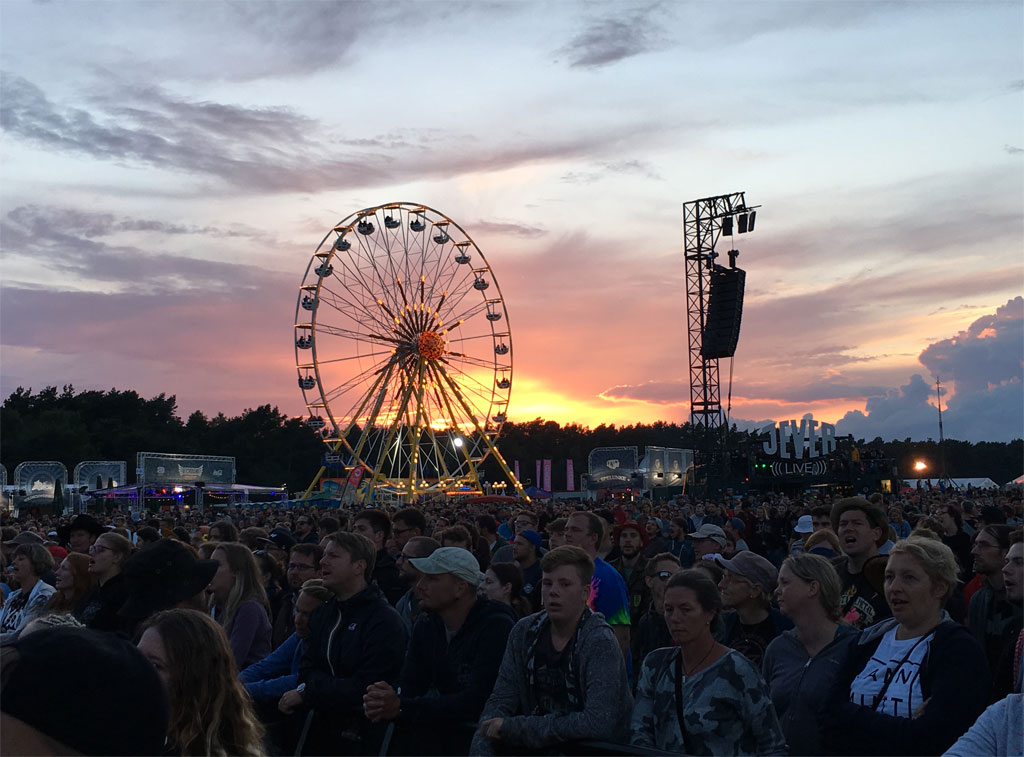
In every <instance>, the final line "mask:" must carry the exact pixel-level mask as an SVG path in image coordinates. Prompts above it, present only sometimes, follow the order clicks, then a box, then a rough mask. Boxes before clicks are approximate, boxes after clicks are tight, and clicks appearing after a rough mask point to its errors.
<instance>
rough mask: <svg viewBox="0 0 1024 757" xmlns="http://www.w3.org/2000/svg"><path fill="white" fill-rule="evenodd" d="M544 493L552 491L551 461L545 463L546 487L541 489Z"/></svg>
mask: <svg viewBox="0 0 1024 757" xmlns="http://www.w3.org/2000/svg"><path fill="white" fill-rule="evenodd" d="M541 488H542V489H543V490H544V491H546V492H549V491H551V461H550V460H545V461H544V486H542V487H541Z"/></svg>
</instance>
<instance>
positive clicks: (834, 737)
mask: <svg viewBox="0 0 1024 757" xmlns="http://www.w3.org/2000/svg"><path fill="white" fill-rule="evenodd" d="M957 571H958V566H957V562H956V558H955V557H954V555H953V551H952V550H951V549H950V548H949V547H948V546H946V545H945V544H943V543H942V542H941V541H937V540H934V539H927V538H922V537H920V536H913V535H912V536H910V537H909V538H907V539H904V540H903V541H900V542H897V543H896V544H895V545H894V546H893V548H892V551H891V552H890V553H889V560H888V562H887V563H886V566H885V599H886V602H888V604H889V607H890V608H891V609H892V617H891V618H889V619H887V620H883V621H881V622H879V623H876V624H875V625H873V626H870V627H868V628H865V629H864V630H863V631H861V632H860V634H859V635H858V637H857V641H856V643H854V644H852V645H851V647H850V649H849V653H848V654H847V656H846V660H845V661H844V663H843V665H842V667H841V669H840V672H839V678H838V681H837V684H836V686H835V687H833V690H832V698H831V701H830V703H829V710H828V717H827V719H826V722H825V723H823V727H822V732H823V734H824V736H825V741H826V743H825V745H824V746H825V749H824V751H823V753H825V754H860V755H883V754H942V753H943V752H944V751H946V750H947V749H949V747H950V746H952V744H953V742H955V741H956V740H957V738H958V737H959V736H960V735H961V734H962V733H964V731H966V730H967V729H968V728H969V727H970V726H971V724H972V723H973V722H974V721H975V719H976V718H977V717H978V716H979V715H980V714H981V713H982V711H983V710H984V709H985V705H987V704H988V698H989V690H990V688H991V679H990V676H989V672H988V665H987V662H986V659H985V653H984V651H983V650H982V648H981V645H980V644H978V642H977V641H976V640H975V639H974V637H973V636H972V635H971V632H970V631H968V630H967V629H966V628H964V627H963V626H962V625H960V624H959V623H956V622H954V621H953V620H952V619H950V617H949V614H948V613H946V612H945V611H944V610H943V607H944V606H945V604H946V601H947V600H948V599H949V597H950V595H951V594H952V592H953V589H954V587H955V586H956V582H957Z"/></svg>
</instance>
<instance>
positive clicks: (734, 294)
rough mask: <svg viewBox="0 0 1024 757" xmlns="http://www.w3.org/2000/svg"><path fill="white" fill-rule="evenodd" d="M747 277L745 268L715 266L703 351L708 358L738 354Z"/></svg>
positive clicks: (702, 340) (701, 352)
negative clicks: (737, 346)
mask: <svg viewBox="0 0 1024 757" xmlns="http://www.w3.org/2000/svg"><path fill="white" fill-rule="evenodd" d="M746 278H747V273H746V271H744V270H743V269H742V268H726V267H724V266H719V265H716V266H715V267H714V269H712V271H711V292H710V294H709V296H708V311H707V318H706V320H705V321H704V334H703V338H702V339H701V345H700V354H701V355H702V356H703V357H704V359H705V360H712V359H715V358H723V357H732V356H733V355H734V354H736V344H737V343H738V342H739V339H740V320H741V319H742V317H743V287H744V284H745V282H746Z"/></svg>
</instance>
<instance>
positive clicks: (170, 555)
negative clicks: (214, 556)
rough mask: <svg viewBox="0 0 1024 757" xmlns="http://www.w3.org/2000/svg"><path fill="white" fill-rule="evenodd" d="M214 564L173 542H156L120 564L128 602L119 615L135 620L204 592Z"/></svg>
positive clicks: (182, 545)
mask: <svg viewBox="0 0 1024 757" xmlns="http://www.w3.org/2000/svg"><path fill="white" fill-rule="evenodd" d="M218 565H219V563H218V562H217V561H216V560H200V559H199V558H197V557H196V556H195V555H194V554H193V553H192V549H191V548H190V547H186V546H185V545H184V544H182V543H181V542H180V541H178V540H177V539H167V538H165V539H160V540H159V541H157V542H155V543H154V544H153V546H151V547H147V548H146V549H143V550H140V551H138V552H136V553H135V554H134V555H132V556H131V557H129V558H128V561H127V562H126V563H125V564H124V571H123V572H124V582H125V585H126V586H127V587H128V599H127V600H125V603H124V605H123V606H122V607H121V610H120V613H119V614H120V615H121V616H123V617H125V618H129V619H131V620H136V621H139V620H143V619H145V618H148V617H149V616H150V615H153V614H155V613H157V612H160V610H167V609H169V608H171V607H174V606H175V605H176V604H177V603H178V602H183V601H185V600H186V599H189V598H191V597H194V596H195V595H196V594H198V593H199V592H201V591H202V590H203V589H205V588H206V587H207V586H208V585H209V583H210V581H211V580H212V579H213V574H214V573H216V572H217V567H218Z"/></svg>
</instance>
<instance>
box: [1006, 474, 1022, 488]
mask: <svg viewBox="0 0 1024 757" xmlns="http://www.w3.org/2000/svg"><path fill="white" fill-rule="evenodd" d="M1006 486H1024V475H1021V476H1017V478H1015V479H1013V481H1007V482H1006Z"/></svg>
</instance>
